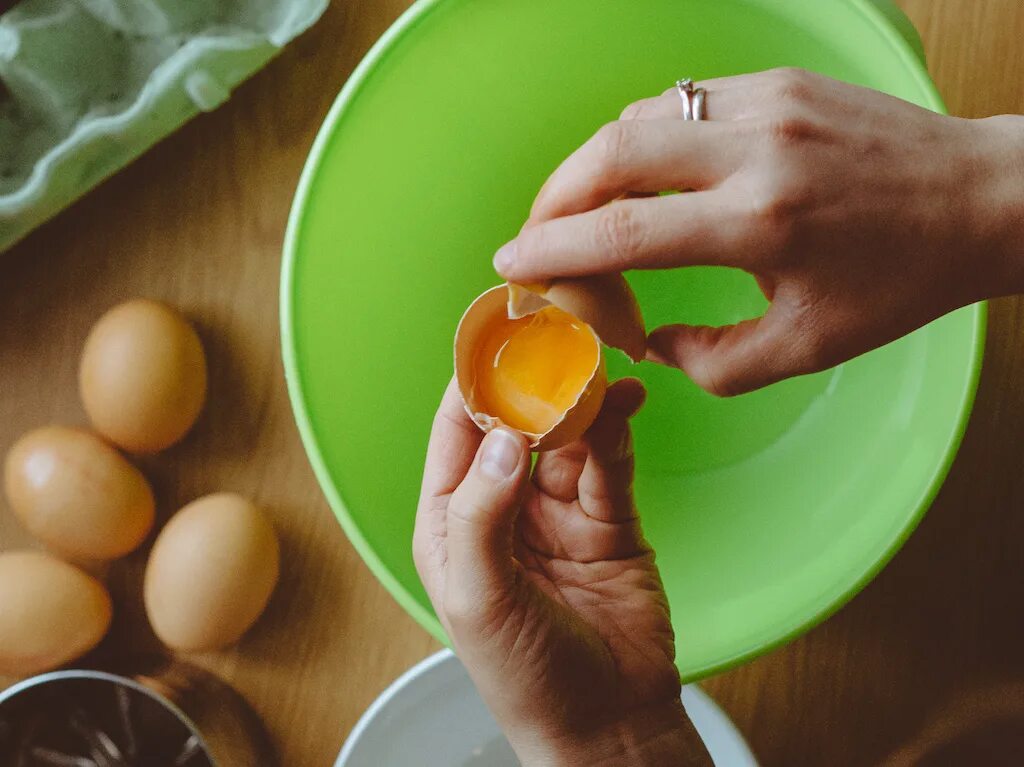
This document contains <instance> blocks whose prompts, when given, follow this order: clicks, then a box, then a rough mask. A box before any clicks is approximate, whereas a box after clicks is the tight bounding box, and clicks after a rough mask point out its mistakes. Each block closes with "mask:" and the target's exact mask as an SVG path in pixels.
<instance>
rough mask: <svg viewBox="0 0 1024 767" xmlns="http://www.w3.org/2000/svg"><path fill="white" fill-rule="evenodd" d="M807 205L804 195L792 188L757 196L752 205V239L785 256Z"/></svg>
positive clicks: (772, 253) (770, 252) (769, 252)
mask: <svg viewBox="0 0 1024 767" xmlns="http://www.w3.org/2000/svg"><path fill="white" fill-rule="evenodd" d="M806 207H807V202H806V200H805V198H804V195H803V194H801V193H798V192H793V191H788V190H787V191H781V190H779V191H772V192H768V193H766V194H764V195H762V196H761V197H759V198H756V199H755V200H754V202H753V205H752V216H751V218H752V223H753V229H754V233H753V239H754V240H755V241H757V242H759V243H760V244H761V246H762V249H763V251H764V252H765V253H766V254H767V255H769V256H770V257H772V258H774V259H776V260H777V259H778V258H779V257H782V256H785V255H786V254H787V253H789V252H790V251H791V250H792V249H793V246H794V245H795V244H796V243H797V240H798V239H799V234H800V226H801V218H802V216H803V213H804V211H805V209H806Z"/></svg>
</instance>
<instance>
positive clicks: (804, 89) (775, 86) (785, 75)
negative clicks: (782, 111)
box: [769, 67, 814, 104]
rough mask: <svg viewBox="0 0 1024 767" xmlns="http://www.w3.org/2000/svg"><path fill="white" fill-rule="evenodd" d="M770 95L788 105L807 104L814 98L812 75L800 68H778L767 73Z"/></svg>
mask: <svg viewBox="0 0 1024 767" xmlns="http://www.w3.org/2000/svg"><path fill="white" fill-rule="evenodd" d="M769 74H770V75H771V78H772V94H773V95H774V96H775V97H776V98H778V99H781V100H782V101H785V102H789V103H798V104H802V103H807V102H808V101H810V100H811V99H812V98H813V97H814V75H812V74H811V73H810V72H808V71H807V70H806V69H801V68H800V67H779V68H777V69H773V70H771V72H770V73H769Z"/></svg>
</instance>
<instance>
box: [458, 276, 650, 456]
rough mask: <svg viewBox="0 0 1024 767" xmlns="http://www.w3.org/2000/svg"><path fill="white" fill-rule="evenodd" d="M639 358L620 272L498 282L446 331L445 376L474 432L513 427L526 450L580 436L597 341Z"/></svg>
mask: <svg viewBox="0 0 1024 767" xmlns="http://www.w3.org/2000/svg"><path fill="white" fill-rule="evenodd" d="M602 341H603V342H605V343H607V344H608V345H610V346H615V347H617V348H620V349H622V350H623V351H625V352H626V353H627V354H628V355H629V356H630V357H631V358H632V359H633V360H634V361H638V360H640V359H642V358H643V356H644V354H645V351H646V334H645V332H644V325H643V319H642V318H641V316H640V310H639V307H638V306H637V303H636V298H635V297H634V296H633V293H632V291H631V290H630V288H629V285H628V283H627V282H626V280H625V279H624V278H623V277H622V275H617V274H616V275H603V276H599V277H588V278H581V279H573V280H558V281H556V282H551V283H546V284H544V285H531V286H517V285H499V286H498V287H495V288H492V289H491V290H488V291H487V292H485V293H484V294H483V295H481V296H480V297H479V298H477V299H476V300H475V301H474V302H473V303H472V304H471V305H470V307H469V309H467V310H466V313H465V314H464V315H463V317H462V320H461V322H460V323H459V327H458V329H457V330H456V332H455V376H456V379H457V380H458V384H459V390H460V391H461V393H462V398H463V400H464V402H465V404H466V411H467V412H468V413H469V415H470V417H471V418H472V419H473V421H474V422H475V423H476V424H477V425H478V426H480V428H481V429H483V430H484V431H489V430H490V429H493V428H495V427H497V426H507V427H510V428H513V429H517V430H518V431H520V432H522V433H523V435H524V436H526V438H527V439H528V440H529V441H530V446H531V447H532V448H533V449H534V450H552V449H555V448H558V447H561V446H563V445H566V444H568V443H570V442H572V441H574V440H576V439H578V438H579V437H581V436H582V435H583V433H584V432H585V431H586V430H587V429H588V428H589V427H590V425H591V424H592V423H593V422H594V419H595V418H596V417H597V414H598V412H599V411H600V409H601V403H602V402H603V401H604V394H605V390H606V388H607V384H608V379H607V375H606V372H605V363H604V355H603V352H602V349H601V342H602Z"/></svg>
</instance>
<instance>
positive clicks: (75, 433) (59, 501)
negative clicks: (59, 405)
mask: <svg viewBox="0 0 1024 767" xmlns="http://www.w3.org/2000/svg"><path fill="white" fill-rule="evenodd" d="M4 490H5V491H6V493H7V499H8V501H9V502H10V504H11V508H12V509H13V510H14V513H15V514H17V515H18V517H19V518H20V519H21V522H22V524H24V525H25V528H26V529H27V530H28V531H29V532H30V533H32V535H34V536H35V537H36V538H38V539H39V540H40V541H42V542H43V543H45V544H46V546H47V547H48V548H50V549H52V550H53V551H55V552H56V553H58V554H60V555H62V556H65V557H68V558H71V559H76V560H97V559H99V560H103V559H115V558H117V557H121V556H124V555H125V554H127V553H128V552H130V551H132V550H133V549H135V548H136V547H137V546H138V545H139V544H140V543H142V541H143V539H144V538H145V537H146V535H147V534H148V533H149V530H150V528H151V527H152V526H153V511H154V509H153V492H152V490H151V489H150V487H149V483H148V482H146V478H145V477H143V476H142V473H141V472H140V471H139V470H138V469H136V468H135V467H134V466H132V465H131V464H130V463H129V462H128V461H126V460H125V459H124V457H122V456H121V454H120V453H118V452H117V451H116V450H114V448H112V447H110V445H108V444H107V443H106V442H104V441H103V440H101V439H100V438H99V437H96V436H94V435H93V434H90V433H88V432H85V431H82V430H80V429H70V428H66V427H63V426H46V427H43V428H41V429H36V430H35V431H31V432H29V433H28V434H26V435H24V436H23V437H22V438H21V439H19V440H18V441H17V442H15V443H14V446H13V447H12V448H11V450H10V452H8V454H7V460H6V461H5V462H4Z"/></svg>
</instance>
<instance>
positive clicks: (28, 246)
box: [0, 0, 1024, 767]
mask: <svg viewBox="0 0 1024 767" xmlns="http://www.w3.org/2000/svg"><path fill="white" fill-rule="evenodd" d="M900 4H901V5H902V6H903V7H904V9H905V10H906V11H907V12H908V14H909V15H910V16H911V17H912V19H913V20H914V22H915V24H916V25H917V27H918V28H919V29H920V30H921V32H922V35H923V37H924V39H925V44H926V48H927V52H928V58H929V65H930V69H931V71H932V73H933V76H934V77H935V79H936V81H937V82H938V84H939V86H940V89H941V90H942V92H943V94H944V95H945V98H946V100H947V103H948V105H949V108H950V111H951V112H953V113H955V114H959V115H963V116H968V117H979V116H984V115H989V114H996V113H1003V112H1024V45H1022V43H1021V41H1022V40H1024V4H1022V3H1021V2H1019V0H902V2H901V3H900ZM407 5H408V2H407V0H335V2H334V3H333V4H332V5H331V7H330V9H329V10H328V12H327V14H326V16H325V17H324V19H323V20H322V21H321V22H320V23H319V24H318V25H317V26H316V27H315V28H314V29H313V30H312V31H311V32H309V33H307V34H306V35H305V36H303V37H302V38H301V39H299V40H298V41H297V42H296V43H295V44H293V45H292V46H290V47H289V48H288V49H287V50H286V51H285V53H284V54H283V55H282V56H281V57H280V58H279V59H277V60H276V61H275V62H273V63H272V64H271V65H270V66H269V67H268V68H267V69H266V70H264V71H263V72H261V73H260V74H259V75H257V76H256V77H255V78H253V79H252V80H251V81H250V82H248V83H247V84H245V85H244V86H243V87H241V88H240V89H239V90H238V92H237V93H236V94H235V96H234V98H233V99H232V100H231V101H230V102H229V103H228V104H227V105H226V106H224V107H223V108H221V109H220V110H218V111H217V112H215V113H213V114H210V115H204V116H202V117H200V118H199V119H197V120H195V121H194V122H192V123H191V124H190V125H188V126H187V127H185V128H184V129H183V130H181V131H180V132H178V133H177V134H175V135H174V136H172V137H171V138H169V139H167V140H166V141H164V142H163V143H162V144H160V145H159V146H157V147H156V148H155V149H153V150H152V151H151V152H149V153H148V154H147V155H146V156H144V157H143V158H142V159H140V160H139V161H137V162H136V163H134V164H133V165H132V166H131V167H129V168H128V169H126V170H125V171H124V172H122V173H120V174H119V175H117V176H116V177H115V178H113V179H111V180H110V181H108V182H107V183H105V184H104V185H103V186H102V187H101V188H99V189H97V190H95V191H94V192H92V193H91V194H89V195H88V196H87V197H85V198H84V199H83V200H81V201H80V202H79V203H77V204H76V205H74V206H73V207H72V208H71V209H69V210H68V211H66V212H65V213H63V214H62V215H60V216H59V217H58V218H56V219H55V220H53V221H52V222H50V223H49V224H47V225H46V226H44V227H43V228H41V229H40V230H38V231H37V232H36V233H35V234H33V235H32V236H30V237H29V238H28V239H27V240H25V241H24V242H22V243H21V244H20V245H19V246H17V247H16V248H14V250H13V251H11V252H10V253H8V254H6V256H4V257H3V258H2V259H0V450H6V448H7V446H8V445H9V444H10V443H11V442H13V440H14V439H15V438H16V437H17V436H18V435H20V434H21V433H22V432H24V431H25V430H27V429H29V428H32V427H34V426H37V425H40V424H43V423H48V422H60V423H70V424H79V423H84V414H83V412H82V409H81V406H80V404H79V401H78V396H77V393H76V387H75V376H76V368H77V363H78V356H79V351H80V349H81V345H82V342H83V340H84V337H85V334H86V332H87V331H88V328H89V326H90V325H91V323H92V322H93V321H94V320H95V319H96V317H97V316H99V314H100V313H102V312H103V311H104V310H105V309H106V308H107V307H109V306H110V305H111V304H113V303H115V302H117V301H119V300H121V299H124V298H128V297H131V296H150V297H154V298H158V299H164V300H166V301H168V302H170V303H172V304H174V305H176V306H179V307H181V308H182V309H183V310H184V311H185V312H186V313H187V314H188V315H189V316H190V317H192V318H193V319H194V320H195V321H196V322H197V324H198V326H199V328H200V331H201V334H202V336H203V340H204V342H205V344H206V346H207V349H208V353H209V357H210V360H211V390H210V400H209V405H208V407H207V408H206V411H205V413H204V415H203V417H202V419H201V421H200V423H199V425H198V427H197V428H196V429H195V430H194V431H193V433H192V434H191V435H190V436H189V437H188V438H187V439H186V440H185V442H183V443H182V444H181V445H179V446H177V447H175V448H173V449H172V450H170V451H168V453H166V454H164V455H162V456H160V457H159V459H149V460H146V461H143V462H142V465H143V468H144V469H145V470H146V472H147V474H148V475H149V476H150V478H151V479H152V481H153V482H154V485H155V487H156V490H157V494H158V499H159V506H160V510H161V514H162V515H163V516H166V515H168V514H169V513H170V512H171V511H173V510H174V509H176V508H177V507H178V506H180V505H181V504H182V503H184V502H186V501H188V500H190V499H192V498H194V497H196V496H198V495H201V494H203V493H206V492H210V491H213V490H220V489H228V490H236V491H238V492H241V493H243V494H246V495H249V496H252V497H254V498H255V499H256V500H258V501H259V502H260V503H262V504H264V505H265V506H266V507H267V508H268V509H269V510H270V512H271V513H272V515H273V517H274V519H275V522H276V524H277V526H278V528H279V530H280V532H281V535H282V537H283V544H284V557H285V561H286V563H287V564H286V567H285V569H284V576H283V581H282V583H281V586H280V588H279V589H278V591H277V593H276V596H275V597H274V599H273V601H272V603H271V607H270V610H269V614H268V615H267V616H266V618H265V619H264V620H262V621H261V622H260V624H259V625H258V626H257V628H256V629H255V630H254V631H253V632H252V633H251V634H250V635H249V636H248V637H247V638H246V639H245V640H244V641H243V643H242V644H241V645H240V646H239V647H238V648H237V649H235V650H232V651H230V652H225V653H219V654H210V655H204V656H199V657H198V658H196V660H198V661H199V662H200V663H202V664H203V665H205V666H207V667H208V668H211V669H213V670H214V671H216V672H217V673H219V674H220V675H222V676H223V677H224V678H225V679H227V680H228V681H229V682H231V683H232V684H233V685H235V686H236V687H237V688H238V689H239V690H240V691H241V692H242V693H243V694H244V695H245V697H246V698H247V699H248V700H249V701H250V702H251V703H252V705H253V706H254V708H255V709H256V710H257V711H258V713H259V714H260V715H261V716H262V717H263V719H264V721H265V722H266V724H267V726H268V728H269V730H270V732H271V734H272V736H273V739H274V741H275V742H276V743H277V746H278V749H279V752H280V757H281V761H282V763H283V764H284V765H287V767H293V766H294V767H318V766H320V765H325V766H326V765H330V764H333V760H334V758H335V756H336V755H337V753H338V750H339V748H340V746H341V743H342V741H343V740H344V738H345V736H346V734H347V733H348V731H349V730H350V728H351V727H352V726H353V725H354V723H355V722H356V720H357V718H358V717H359V715H360V714H361V713H362V711H363V710H364V708H365V707H366V706H367V705H368V704H369V703H370V702H371V701H372V700H373V698H374V697H375V696H376V695H377V694H378V693H379V692H380V691H381V690H382V689H383V688H384V687H385V686H386V685H387V684H388V683H389V682H390V681H391V680H392V679H394V678H395V677H396V676H398V675H399V674H400V673H401V672H402V671H403V670H405V669H406V668H408V667H409V666H410V665H412V664H413V663H414V662H415V661H417V660H419V659H420V658H422V657H424V656H425V655H427V654H428V653H429V652H431V651H433V650H434V649H436V648H437V645H436V643H435V642H434V641H433V640H432V639H430V638H429V637H428V636H427V635H426V633H425V632H424V631H422V630H421V629H420V628H419V627H418V626H417V625H416V624H415V623H414V622H413V621H412V620H411V619H410V618H408V617H407V616H406V615H405V613H404V612H403V611H402V610H401V609H400V608H399V607H398V606H397V605H396V604H395V602H394V601H393V600H392V599H391V598H390V596H389V595H388V594H387V593H386V592H385V591H384V589H383V588H382V587H381V586H380V585H379V584H378V583H377V581H376V580H375V579H374V578H373V576H372V575H371V574H370V571H369V570H368V569H367V568H366V567H365V566H364V565H363V563H362V562H361V560H360V559H359V557H358V556H357V554H356V553H355V551H354V550H353V548H352V547H351V546H350V545H349V543H348V542H347V541H346V540H345V538H344V536H343V535H342V532H341V530H340V528H339V527H338V525H337V523H336V522H335V520H334V517H333V516H332V514H331V512H330V511H329V509H328V507H327V504H326V502H325V501H324V498H323V496H322V495H321V493H320V491H319V489H318V487H317V484H316V482H315V480H314V478H313V474H312V472H311V470H310V468H309V465H308V463H307V461H306V457H305V455H304V453H303V450H302V447H301V445H300V443H299V438H298V434H297V432H296V429H295V426H294V424H293V421H292V416H291V412H290V409H289V406H288V401H287V397H286V392H285V384H284V378H283V373H282V367H281V362H280V354H279V337H278V319H277V290H278V268H279V264H280V253H281V242H282V237H283V232H284V226H285V219H286V216H287V213H288V208H289V205H290V202H291V198H292V194H293V192H294V190H295V186H296V182H297V180H298V175H299V172H300V169H301V167H302V163H303V161H304V159H305V157H306V154H307V152H308V150H309V146H310V144H311V142H312V140H313V136H314V133H315V131H316V129H317V127H318V126H319V125H320V122H321V121H322V119H323V117H324V115H325V114H326V112H327V109H328V107H329V105H330V103H331V101H332V99H333V98H334V96H335V94H336V93H337V91H338V90H339V88H340V87H341V85H342V84H343V83H344V81H345V79H346V77H347V76H348V75H349V74H350V72H351V71H352V69H353V67H354V66H355V64H356V63H357V62H358V60H359V59H360V57H361V56H362V55H363V54H364V53H365V51H366V50H367V49H368V47H369V46H370V45H371V44H372V43H373V41H374V40H375V39H376V38H377V37H378V36H379V35H380V34H381V33H382V32H383V31H384V30H385V29H386V28H387V26H388V25H389V24H390V23H391V22H392V21H393V20H394V19H395V18H396V17H397V16H398V14H399V13H400V12H401V11H402V10H404V9H405V7H406V6H407ZM1022 330H1024V303H1022V302H1021V301H1020V300H1018V299H1011V300H1003V301H998V302H996V303H994V304H993V305H992V311H991V320H990V329H989V340H988V350H987V353H986V362H985V370H984V373H983V376H982V382H981V389H980V392H979V396H978V401H977V406H976V408H975V411H974V415H973V417H972V419H971V424H970V427H969V429H968V433H967V436H966V439H965V441H964V445H963V448H962V449H961V451H960V455H959V457H958V459H957V461H956V464H955V466H954V467H953V470H952V473H951V474H950V477H949V480H948V481H947V482H946V485H945V488H944V489H943V490H942V492H941V494H940V496H939V498H938V500H937V501H936V502H935V505H934V506H933V508H932V509H931V511H930V512H929V513H928V515H927V516H926V518H925V520H924V522H923V523H922V524H921V526H920V528H919V529H918V531H917V533H916V534H915V535H914V536H913V537H912V539H911V540H910V542H909V543H908V544H907V545H906V547H905V548H904V549H903V551H902V552H901V553H900V554H899V555H898V556H897V557H896V558H895V560H894V561H893V562H892V564H890V566H889V567H888V568H887V569H886V570H885V571H884V572H883V573H882V574H881V575H880V576H879V577H878V578H877V579H876V580H875V581H874V582H873V583H872V584H871V585H870V586H869V587H868V588H867V589H866V590H865V591H864V592H863V593H862V594H861V595H860V596H858V597H857V598H856V599H854V600H853V602H852V603H851V604H850V605H848V606H847V607H846V608H844V609H843V610H842V611H840V612H839V613H838V614H837V615H836V616H834V617H833V618H832V619H831V620H829V621H828V622H826V623H825V624H824V625H822V626H820V627H819V628H817V629H815V630H814V631H812V632H811V633H810V634H808V635H807V636H805V637H803V638H802V639H799V640H797V641H795V642H793V643H791V644H790V645H788V646H786V647H784V648H782V649H780V650H778V651H776V652H774V653H772V654H771V655H769V656H767V657H764V658H762V659H760V660H758V661H755V662H753V663H751V664H749V665H747V666H745V667H743V668H741V669H738V670H735V671H733V672H731V673H728V674H724V675H722V676H720V677H717V678H715V679H712V680H710V681H709V682H708V683H707V688H708V689H709V691H710V692H711V693H712V694H713V695H714V696H715V697H716V698H717V699H718V700H719V701H720V702H721V704H722V705H723V706H724V707H725V708H726V709H727V710H728V711H729V713H730V714H731V715H732V716H733V717H734V718H735V720H736V722H737V724H738V725H739V727H740V728H741V729H742V730H743V732H744V733H745V734H746V735H747V737H748V738H749V740H750V742H751V743H752V745H753V747H754V749H755V751H756V752H757V754H758V755H759V757H760V758H761V759H762V760H763V763H764V764H765V765H837V766H838V765H873V764H879V763H881V762H883V761H885V760H886V758H887V755H889V754H892V753H893V752H895V751H896V750H897V749H898V748H900V747H904V746H906V747H908V748H909V746H908V744H911V743H913V742H914V741H915V740H916V739H917V738H918V737H919V735H921V734H922V733H925V736H927V737H930V736H929V735H928V734H927V732H926V730H928V728H934V727H939V729H940V730H941V728H942V727H943V726H944V725H942V722H944V721H947V719H948V720H949V721H957V722H962V721H966V720H967V719H968V718H969V717H970V716H971V715H973V714H978V712H979V711H980V710H982V709H984V708H985V706H982V705H980V704H979V703H978V701H979V700H980V701H989V702H991V701H993V700H1002V699H1004V698H1009V699H1020V696H1021V695H1024V693H1021V692H1020V690H1021V689H1024V688H1015V687H1013V686H1012V685H1014V684H1017V683H1019V684H1022V685H1024V653H1022V652H1021V645H1022V639H1024V618H1022V616H1024V612H1022V609H1021V605H1022V604H1024V440H1022V439H1021V435H1022V434H1024V340H1022V339H1024V336H1022ZM24 545H30V541H29V539H28V537H27V536H26V535H25V533H24V532H23V531H22V530H21V529H20V528H19V527H18V526H17V524H16V523H15V522H14V520H13V519H12V516H11V514H10V513H9V512H8V510H7V509H6V508H5V507H4V506H3V505H2V504H0V547H2V548H4V549H9V548H15V547H19V546H24ZM143 562H144V560H143V557H142V555H135V556H133V557H131V558H130V559H128V560H126V561H125V562H122V563H119V564H118V565H116V566H115V568H114V570H113V571H112V573H111V583H112V590H113V591H114V594H115V598H116V603H117V608H118V618H117V621H116V625H115V629H114V631H113V633H112V635H111V637H110V638H109V640H108V642H107V645H106V648H107V649H108V650H123V649H126V648H147V647H152V646H153V640H152V637H151V636H150V635H149V633H148V630H147V629H146V622H145V619H144V616H143V615H142V613H141V608H140V602H139V586H138V582H139V580H140V578H139V576H140V574H141V570H142V566H143ZM1008 685H1009V686H1008ZM994 686H998V687H1000V688H1001V689H1002V692H1001V693H999V694H998V695H997V693H996V692H994V691H993V689H994ZM951 706H952V707H953V708H952V710H953V712H954V713H953V714H952V715H951V716H950V715H949V711H950V707H951ZM972 712H973V714H972ZM943 717H946V719H943ZM935 722H939V724H935ZM1016 725H1017V727H1018V728H1019V729H1020V730H1024V722H1021V721H1020V720H1017V722H1016ZM939 737H942V736H941V734H940V736H939ZM992 742H994V741H992ZM908 753H909V752H908ZM993 754H994V756H993ZM993 754H990V758H989V760H988V761H986V762H984V763H986V764H1002V763H1006V764H1011V763H1015V762H1012V761H1011V754H1009V753H1008V752H1007V753H999V751H998V749H996V750H995V751H993ZM1017 756H1018V757H1019V754H1018V755H1017ZM1000 760H1005V761H1000ZM894 763H895V762H894ZM908 763H911V762H908ZM915 763H916V762H915ZM944 763H945V762H944ZM964 763H965V764H967V762H964ZM971 763H976V764H982V763H983V762H982V761H977V762H971ZM1018 763H1019V762H1018ZM425 764H426V762H425ZM382 767H384V766H382Z"/></svg>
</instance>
